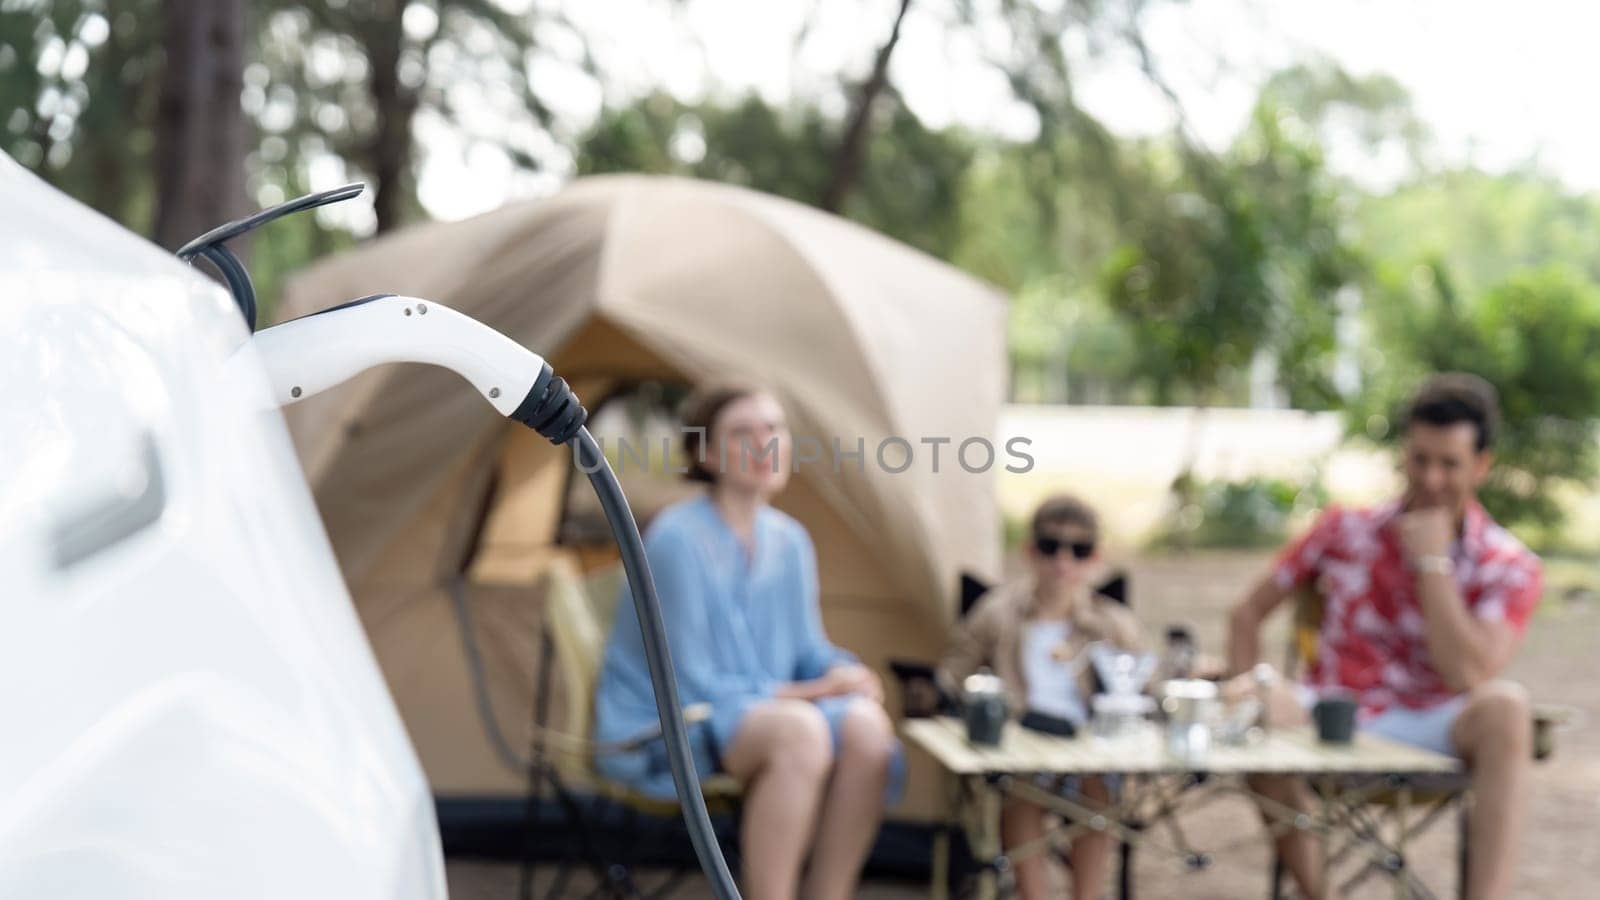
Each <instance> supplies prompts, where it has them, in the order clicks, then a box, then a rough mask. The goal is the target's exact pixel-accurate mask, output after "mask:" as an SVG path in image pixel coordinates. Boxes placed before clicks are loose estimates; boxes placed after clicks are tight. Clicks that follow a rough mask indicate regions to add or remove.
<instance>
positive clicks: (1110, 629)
mask: <svg viewBox="0 0 1600 900" xmlns="http://www.w3.org/2000/svg"><path fill="white" fill-rule="evenodd" d="M1099 530H1100V529H1099V520H1098V518H1097V517H1096V516H1095V513H1094V510H1092V509H1090V508H1089V506H1088V505H1087V504H1086V503H1084V502H1083V501H1081V500H1079V499H1077V498H1076V497H1071V496H1067V495H1059V496H1055V497H1051V498H1050V499H1048V500H1046V501H1045V502H1044V503H1043V504H1041V505H1040V506H1039V508H1038V509H1037V510H1036V511H1035V512H1034V514H1033V524H1032V529H1031V535H1030V538H1029V540H1028V543H1027V545H1026V546H1025V547H1024V548H1023V556H1024V558H1025V560H1026V563H1027V566H1026V571H1025V574H1024V575H1023V576H1022V577H1021V578H1018V579H1017V580H1015V581H1013V582H1010V583H1007V584H1002V585H1000V586H998V587H996V588H994V589H992V590H990V591H989V592H988V593H986V594H984V595H983V597H981V598H979V600H978V603H977V605H975V606H974V607H973V609H972V612H971V613H969V614H968V615H967V617H966V618H965V619H963V620H962V622H961V623H960V625H959V626H958V627H957V630H956V634H955V638H954V640H953V642H952V645H951V647H950V649H949V651H948V652H947V653H946V654H945V657H944V660H943V661H942V662H941V664H940V666H939V677H940V680H941V682H942V683H943V684H945V685H946V687H947V688H953V687H954V686H956V685H959V684H960V683H961V681H962V680H963V679H965V678H966V677H967V676H968V675H970V674H972V673H973V672H976V671H977V670H978V669H979V668H980V667H987V668H988V669H990V670H991V671H993V672H994V674H995V675H997V676H999V677H1000V679H1001V681H1003V682H1004V683H1005V690H1006V695H1007V696H1006V699H1007V700H1008V701H1009V706H1010V709H1011V711H1012V713H1013V715H1015V716H1019V717H1020V716H1021V715H1023V714H1024V713H1025V712H1034V713H1043V714H1045V715H1048V716H1051V717H1054V718H1059V719H1066V720H1068V721H1071V722H1073V723H1074V724H1076V725H1078V726H1079V727H1080V728H1081V727H1082V726H1083V725H1084V724H1085V723H1086V721H1087V720H1088V709H1089V698H1090V695H1091V694H1092V693H1093V691H1094V685H1093V674H1092V667H1091V666H1088V665H1086V664H1083V663H1084V662H1086V660H1083V659H1080V654H1082V653H1084V651H1085V648H1087V647H1088V646H1089V645H1090V644H1091V643H1094V642H1096V641H1105V642H1107V643H1109V644H1111V645H1113V646H1116V647H1119V648H1122V649H1126V650H1137V649H1139V647H1140V645H1141V644H1142V643H1143V638H1142V634H1141V628H1140V625H1139V621H1138V619H1137V618H1135V617H1134V615H1133V613H1131V612H1130V611H1129V610H1128V608H1127V607H1126V606H1123V605H1122V604H1120V603H1118V602H1117V601H1115V600H1112V599H1111V598H1109V597H1106V596H1104V595H1101V594H1099V593H1097V592H1096V591H1095V590H1094V585H1095V584H1096V583H1097V576H1098V575H1099V573H1100V568H1101V567H1100V557H1099V552H1098V544H1099ZM1081 790H1082V792H1083V793H1084V795H1085V796H1087V797H1088V798H1090V799H1091V800H1092V801H1095V802H1098V803H1105V802H1108V801H1109V792H1108V790H1107V788H1106V785H1105V784H1104V783H1103V782H1102V781H1101V780H1100V779H1088V780H1086V781H1085V782H1084V783H1083V784H1082V785H1081ZM1045 816H1046V812H1045V810H1044V809H1042V808H1041V807H1038V806H1035V805H1033V804H1030V803H1024V802H1020V801H1013V802H1012V803H1011V804H1010V805H1008V806H1007V807H1006V808H1005V809H1004V810H1003V812H1002V815H1001V840H1002V842H1003V843H1004V844H1005V845H1006V846H1007V847H1012V846H1018V845H1021V844H1025V843H1028V842H1029V841H1032V840H1034V839H1035V838H1038V837H1041V836H1042V835H1043V834H1044V830H1045V825H1046V823H1045ZM1110 851H1111V839H1110V837H1109V836H1107V835H1106V834H1104V833H1089V834H1085V835H1082V836H1079V837H1077V838H1074V839H1073V842H1072V847H1071V849H1070V851H1069V853H1068V856H1069V858H1070V860H1071V863H1072V881H1073V896H1074V897H1076V898H1078V900H1089V898H1098V897H1100V896H1101V894H1102V890H1103V886H1104V884H1105V880H1106V872H1107V869H1108V866H1109V864H1110ZM1048 864H1049V863H1048V860H1047V859H1046V858H1045V857H1043V856H1032V857H1029V858H1028V859H1025V860H1022V861H1020V862H1018V863H1017V864H1016V879H1017V880H1016V884H1017V893H1018V895H1019V896H1020V897H1022V898H1023V900H1033V898H1040V897H1047V896H1051V895H1052V894H1053V893H1054V892H1053V891H1052V889H1051V880H1052V879H1051V877H1050V872H1049V870H1048V868H1047V866H1048Z"/></svg>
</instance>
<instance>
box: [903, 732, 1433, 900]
mask: <svg viewBox="0 0 1600 900" xmlns="http://www.w3.org/2000/svg"><path fill="white" fill-rule="evenodd" d="M902 732H903V734H904V735H905V737H906V739H907V740H908V741H909V742H910V743H911V744H913V745H915V746H918V747H921V748H922V749H923V750H925V751H927V752H928V753H929V754H930V755H931V756H932V757H933V758H934V759H935V760H936V761H937V762H938V763H939V765H940V766H942V767H943V768H944V769H945V771H946V772H948V773H949V774H950V775H951V776H952V779H953V784H954V788H955V797H954V800H955V809H956V812H957V820H958V824H959V826H960V827H961V829H962V830H963V832H964V833H965V835H966V838H967V843H968V846H969V847H970V848H971V852H972V855H973V857H974V859H975V861H976V862H977V864H978V867H979V871H978V883H977V887H978V895H979V896H980V897H985V898H988V897H994V896H996V895H997V894H999V893H1002V892H1005V891H1006V890H1008V887H1009V873H1010V870H1011V865H1012V863H1013V862H1014V861H1016V860H1018V859H1024V858H1027V857H1028V856H1031V855H1034V854H1038V853H1043V852H1048V851H1049V850H1051V848H1052V847H1054V846H1055V844H1056V843H1057V842H1059V841H1061V840H1065V839H1068V838H1070V837H1072V836H1073V835H1074V834H1082V833H1085V832H1087V831H1091V830H1092V831H1101V832H1105V833H1108V834H1110V835H1111V836H1112V837H1113V838H1114V839H1116V840H1117V841H1119V842H1120V843H1121V844H1122V846H1123V859H1122V865H1121V873H1120V876H1119V877H1120V879H1121V887H1122V894H1123V897H1124V898H1127V897H1128V896H1130V894H1131V891H1132V884H1131V874H1130V871H1129V869H1130V866H1129V854H1130V853H1131V851H1132V849H1133V848H1136V847H1137V848H1141V849H1149V850H1153V851H1160V852H1166V853H1170V854H1173V855H1174V856H1175V857H1176V858H1177V859H1179V860H1181V861H1182V862H1183V863H1184V864H1185V865H1187V866H1188V867H1189V868H1191V869H1203V868H1206V867H1207V866H1209V865H1210V863H1211V861H1212V859H1213V858H1214V855H1215V854H1217V853H1220V852H1223V851H1225V850H1228V849H1230V848H1231V847H1234V846H1238V845H1240V844H1243V843H1245V842H1248V841H1254V840H1260V839H1261V838H1262V836H1263V835H1262V834H1260V833H1250V834H1247V835H1245V836H1243V837H1242V838H1235V839H1233V840H1232V841H1228V842H1225V843H1222V842H1219V843H1217V844H1215V845H1213V846H1203V845H1202V844H1200V843H1196V842H1195V841H1192V840H1191V839H1190V836H1189V835H1187V834H1186V833H1185V832H1184V829H1183V827H1182V825H1181V824H1180V823H1179V822H1178V819H1177V815H1176V814H1177V813H1178V812H1179V811H1180V809H1183V808H1193V807H1194V806H1195V805H1198V804H1199V803H1202V802H1205V801H1206V800H1208V799H1211V798H1215V797H1217V796H1219V795H1223V794H1230V793H1231V794H1235V795H1245V796H1248V797H1250V798H1252V799H1253V800H1255V801H1256V802H1257V803H1258V804H1260V805H1261V806H1262V808H1263V809H1264V811H1265V814H1266V818H1267V820H1268V823H1267V826H1266V828H1267V833H1268V834H1270V835H1272V836H1277V835H1281V834H1284V833H1287V832H1288V831H1290V830H1299V831H1304V832H1307V833H1311V834H1314V835H1316V836H1318V837H1319V838H1320V839H1321V840H1322V841H1323V844H1324V848H1325V850H1326V851H1327V852H1325V853H1324V859H1325V863H1324V864H1325V865H1327V866H1329V867H1331V866H1332V864H1333V862H1334V860H1335V859H1337V858H1339V857H1341V856H1343V855H1345V854H1347V853H1349V852H1352V851H1353V852H1357V853H1363V852H1364V853H1365V854H1366V855H1367V856H1368V865H1369V866H1370V867H1371V868H1373V869H1374V870H1376V871H1379V872H1382V873H1384V874H1387V875H1389V876H1391V877H1392V878H1393V879H1394V883H1395V889H1396V893H1397V896H1400V897H1408V896H1410V891H1411V889H1412V887H1413V886H1414V876H1412V875H1411V873H1410V872H1409V871H1408V869H1407V866H1406V859H1405V849H1406V848H1405V842H1406V834H1407V828H1406V817H1407V815H1408V811H1409V810H1408V807H1409V806H1410V804H1411V792H1412V788H1413V786H1414V785H1416V784H1417V783H1418V782H1419V780H1425V779H1427V778H1429V777H1433V776H1438V775H1441V774H1453V773H1458V772H1460V771H1461V763H1460V761H1459V760H1456V759H1454V758H1452V757H1448V756H1444V755H1442V754H1438V753H1434V752H1432V751H1428V750H1422V749H1418V748H1416V747H1409V746H1406V745H1403V744H1398V743H1395V742H1393V741H1388V740H1384V739H1382V738H1378V737H1375V736H1373V735H1369V734H1359V733H1358V734H1357V735H1356V739H1355V741H1354V742H1353V743H1352V744H1349V745H1346V746H1335V745H1328V744H1322V743H1320V742H1319V741H1318V740H1317V739H1316V736H1315V735H1314V734H1312V733H1311V732H1310V731H1308V730H1305V729H1279V730H1274V731H1272V732H1270V733H1269V734H1267V735H1266V737H1265V738H1264V739H1263V740H1261V741H1259V742H1256V743H1253V744H1249V745H1245V746H1222V745H1215V746H1212V747H1211V749H1210V752H1209V753H1208V754H1207V755H1206V756H1205V759H1204V761H1203V762H1202V763H1200V764H1198V765H1189V764H1185V763H1184V762H1182V761H1180V760H1179V759H1177V758H1176V757H1174V756H1173V755H1172V754H1171V753H1169V752H1168V751H1167V749H1166V747H1165V744H1164V742H1163V733H1162V732H1161V731H1160V729H1159V728H1158V727H1157V726H1155V725H1154V724H1149V725H1148V726H1147V727H1146V728H1145V729H1143V730H1141V731H1139V732H1138V733H1136V734H1131V735H1127V736H1123V737H1118V738H1114V739H1103V738H1097V737H1093V736H1080V737H1076V738H1060V737H1054V736H1051V735H1047V734H1042V733H1039V732H1035V731H1029V730H1026V729H1023V728H1021V727H1020V726H1018V725H1016V724H1015V723H1007V725H1006V730H1005V732H1004V735H1003V736H1002V739H1001V743H1000V745H999V746H998V747H980V746H974V745H973V744H971V743H969V742H968V741H967V739H966V731H965V726H964V725H963V724H962V722H961V721H960V720H958V719H953V718H949V717H938V718H928V719H913V720H909V721H907V722H905V723H904V724H903V726H902ZM1110 775H1117V776H1122V779H1121V780H1122V784H1121V788H1120V790H1118V791H1117V792H1115V796H1114V799H1113V800H1112V802H1111V804H1110V805H1109V806H1107V807H1105V808H1096V806H1095V804H1093V803H1092V802H1091V801H1089V800H1088V799H1087V798H1086V797H1084V796H1083V795H1082V794H1081V793H1080V792H1078V791H1077V790H1076V789H1075V788H1073V787H1071V786H1070V784H1068V783H1066V779H1064V776H1110ZM1251 775H1301V776H1304V777H1306V778H1308V779H1310V781H1311V782H1312V785H1313V787H1315V788H1316V791H1315V793H1316V795H1317V797H1318V804H1317V806H1316V807H1315V808H1314V809H1311V810H1308V811H1305V812H1302V811H1299V810H1295V809H1291V808H1289V807H1285V806H1281V805H1278V804H1274V803H1273V802H1272V801H1270V800H1268V799H1266V798H1263V797H1261V796H1259V795H1258V794H1256V793H1254V792H1253V791H1251V790H1250V788H1249V785H1248V783H1247V778H1248V776H1251ZM1380 795H1382V796H1386V797H1390V798H1391V799H1392V800H1393V801H1394V802H1395V803H1396V813H1397V814H1396V817H1395V818H1396V821H1397V823H1398V826H1399V827H1398V830H1397V831H1396V833H1395V835H1393V836H1387V835H1384V834H1383V833H1382V832H1381V829H1378V828H1375V827H1373V826H1372V823H1371V821H1370V820H1369V819H1368V818H1366V817H1364V816H1362V815H1360V809H1361V807H1363V806H1364V805H1365V804H1367V803H1368V802H1370V801H1372V800H1374V799H1376V798H1377V797H1379V796H1380ZM1008 799H1019V800H1027V801H1029V802H1032V803H1036V804H1038V805H1040V806H1043V807H1045V808H1046V809H1049V810H1051V811H1052V812H1054V813H1056V814H1057V815H1058V816H1060V817H1061V819H1062V823H1063V824H1062V826H1061V827H1060V828H1058V829H1055V830H1053V831H1052V832H1051V833H1049V834H1047V835H1046V836H1045V838H1044V839H1042V840H1041V841H1039V842H1035V844H1034V845H1029V846H1021V847H1011V848H1007V849H1005V850H1002V849H1001V846H1000V809H1001V806H1002V805H1003V804H1004V803H1005V801H1006V800H1008ZM1252 832H1254V829H1252ZM1336 838H1337V839H1338V840H1339V841H1342V842H1343V848H1342V852H1341V849H1340V848H1339V847H1338V846H1336V840H1335V839H1336ZM948 867H949V853H948V848H947V847H945V846H941V847H939V848H936V852H935V859H934V868H935V871H934V873H933V888H932V892H933V896H935V897H938V898H943V897H944V896H946V894H947V892H948V886H949V874H948ZM1329 874H1330V875H1331V872H1330V873H1329Z"/></svg>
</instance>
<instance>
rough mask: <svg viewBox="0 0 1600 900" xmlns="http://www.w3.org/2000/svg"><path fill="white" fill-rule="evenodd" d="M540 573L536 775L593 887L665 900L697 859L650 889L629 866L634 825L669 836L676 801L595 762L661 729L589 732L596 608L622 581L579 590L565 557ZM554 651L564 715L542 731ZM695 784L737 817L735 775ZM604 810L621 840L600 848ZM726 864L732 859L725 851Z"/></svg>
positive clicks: (558, 887) (563, 873)
mask: <svg viewBox="0 0 1600 900" xmlns="http://www.w3.org/2000/svg"><path fill="white" fill-rule="evenodd" d="M543 577H544V579H545V591H544V598H545V599H544V617H545V638H544V653H543V657H544V661H543V662H541V670H540V676H539V684H538V693H539V697H540V698H541V710H540V713H539V715H538V716H537V721H536V724H535V737H534V753H535V764H536V766H537V767H539V768H540V770H541V771H540V772H539V773H538V774H539V778H540V779H541V780H542V781H543V783H544V784H545V785H548V786H549V787H550V788H551V789H552V790H553V791H554V793H555V794H556V796H557V799H558V801H559V803H560V805H561V808H562V810H563V812H564V814H565V815H566V817H567V819H568V820H569V824H570V825H571V826H572V827H573V829H574V830H575V831H576V832H577V836H578V838H579V840H580V842H581V843H582V845H583V847H584V851H583V852H584V856H585V862H586V863H587V865H588V867H589V868H590V869H591V871H592V872H593V874H594V875H595V877H596V879H597V881H598V883H599V884H598V886H597V887H596V888H595V889H594V891H593V893H595V894H599V893H608V894H609V895H610V896H614V897H623V898H635V897H664V896H666V895H668V894H670V893H671V892H672V891H673V890H675V889H676V888H677V887H678V885H679V884H680V883H681V881H682V880H683V879H684V878H685V877H686V876H688V875H691V874H693V873H695V872H698V871H699V869H698V868H697V867H696V866H695V864H693V863H692V862H691V864H690V865H689V866H688V867H682V866H680V867H677V868H676V869H674V870H673V871H671V872H670V873H669V874H668V875H667V877H666V878H665V880H663V881H661V882H660V883H659V884H657V885H656V886H655V887H654V888H652V889H651V890H649V891H644V890H641V888H640V887H639V885H638V882H637V880H636V879H635V877H634V874H633V871H632V867H633V866H632V864H633V863H634V862H635V861H636V860H638V859H639V858H640V855H639V851H640V850H642V849H643V847H644V845H645V844H646V843H648V842H645V841H641V840H639V839H638V837H639V834H640V832H641V831H643V830H647V829H650V828H652V827H654V828H655V829H656V831H657V832H658V833H661V832H666V833H670V832H671V831H672V830H673V829H675V827H676V820H677V818H678V816H679V815H680V812H681V810H680V807H679V805H678V803H677V802H676V801H675V800H671V801H664V800H660V799H657V798H655V797H652V796H649V795H646V794H642V793H640V792H638V791H636V790H633V789H632V788H630V787H628V786H626V785H624V784H620V783H618V782H616V781H613V780H611V779H608V778H606V777H605V776H604V775H602V774H601V773H600V772H599V771H598V769H597V768H596V766H595V762H596V760H597V759H598V758H599V757H600V756H602V755H604V754H606V753H616V752H628V751H633V750H637V749H639V748H640V747H642V746H643V745H645V744H647V743H649V742H650V741H653V740H660V730H659V728H657V729H655V730H654V731H653V732H651V733H649V734H644V735H640V736H637V737H635V738H633V739H630V740H628V741H625V742H622V743H620V744H601V743H598V742H596V741H594V740H593V739H592V738H590V737H589V734H590V731H591V727H592V724H593V711H594V694H595V687H596V684H597V682H598V680H599V676H600V662H601V656H602V654H603V652H604V648H605V639H606V630H607V625H606V624H605V623H606V622H608V621H609V619H610V616H609V615H606V616H602V615H601V614H600V610H603V609H609V608H610V606H611V604H612V603H613V602H614V598H615V597H616V596H617V591H618V589H620V587H621V582H620V579H619V578H602V579H600V583H597V584H595V585H594V586H593V587H592V589H588V590H586V589H585V585H584V582H583V578H582V576H581V575H580V574H579V572H578V568H577V565H576V564H575V563H574V562H573V560H571V559H570V558H566V557H561V558H557V559H555V560H553V561H552V562H551V564H550V566H549V568H548V569H547V571H546V572H545V574H544V576H543ZM552 650H553V651H554V652H553V654H552V653H551V651H552ZM552 656H553V657H554V659H555V661H556V663H557V664H558V665H559V666H560V674H561V680H562V683H563V686H564V688H565V700H566V721H565V723H564V730H562V731H555V730H553V729H550V728H549V727H548V723H547V722H546V721H545V716H544V713H543V708H544V707H545V704H544V703H543V702H542V700H543V698H545V697H546V696H547V692H548V691H550V689H551V685H550V678H549V664H548V661H549V660H550V659H551V657H552ZM685 715H686V718H690V719H694V718H696V717H695V715H694V710H692V709H691V710H685ZM701 790H702V791H703V792H704V795H705V798H706V805H707V807H708V808H709V809H710V810H711V812H713V813H724V814H731V815H732V816H733V817H734V819H735V822H737V815H738V810H739V798H740V796H741V791H740V787H739V783H738V782H737V781H735V780H734V779H733V778H731V777H729V776H726V775H716V776H712V777H711V778H708V779H706V780H705V781H703V782H701ZM530 793H531V792H530ZM608 807H609V808H612V809H618V808H620V810H621V811H622V815H623V818H622V822H621V825H620V832H621V839H620V840H617V841H613V842H610V843H608V844H606V845H604V846H602V844H601V842H600V841H599V840H598V839H597V833H598V828H597V825H598V823H599V821H600V820H601V819H602V818H605V816H604V813H605V812H606V811H607V808H608ZM736 830H737V829H735V831H736ZM723 843H724V845H725V847H724V850H725V852H727V851H728V850H732V849H734V848H733V847H731V846H728V845H730V844H735V845H736V844H737V841H726V840H725V841H724V842H723ZM729 861H730V863H735V862H736V860H735V859H734V858H733V856H731V855H730V856H729ZM570 871H571V865H570V864H565V863H564V864H562V865H561V866H560V868H559V870H558V872H557V875H556V880H555V882H554V883H553V884H552V885H551V887H550V890H549V892H548V896H551V897H555V896H559V895H560V893H561V891H562V889H563V888H564V887H565V883H566V879H567V877H568V875H569V874H570Z"/></svg>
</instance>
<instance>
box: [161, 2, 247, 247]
mask: <svg viewBox="0 0 1600 900" xmlns="http://www.w3.org/2000/svg"><path fill="white" fill-rule="evenodd" d="M165 6H166V8H165V14H166V20H165V25H164V28H165V45H166V63H165V66H164V68H163V71H162V75H161V98H160V102H159V104H158V108H157V112H156V222H155V239H156V242H157V243H159V244H161V245H162V246H163V247H166V248H168V249H177V248H178V247H179V246H182V245H183V244H184V243H185V242H187V241H188V240H190V239H191V238H194V237H196V236H197V235H199V234H201V233H203V232H205V231H207V230H208V229H211V228H213V227H215V226H217V225H220V224H221V223H223V222H225V221H227V220H229V219H234V218H238V217H239V216H240V215H242V214H243V213H244V212H245V211H246V209H247V202H246V198H245V185H244V158H245V143H246V141H245V138H246V124H245V118H244V109H243V107H242V106H241V105H240V103H239V95H240V93H241V91H242V90H243V87H244V0H167V2H166V5H165ZM232 246H233V249H234V251H235V252H237V253H240V254H241V255H242V250H243V248H242V247H240V246H238V244H237V243H236V244H234V245H232Z"/></svg>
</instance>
